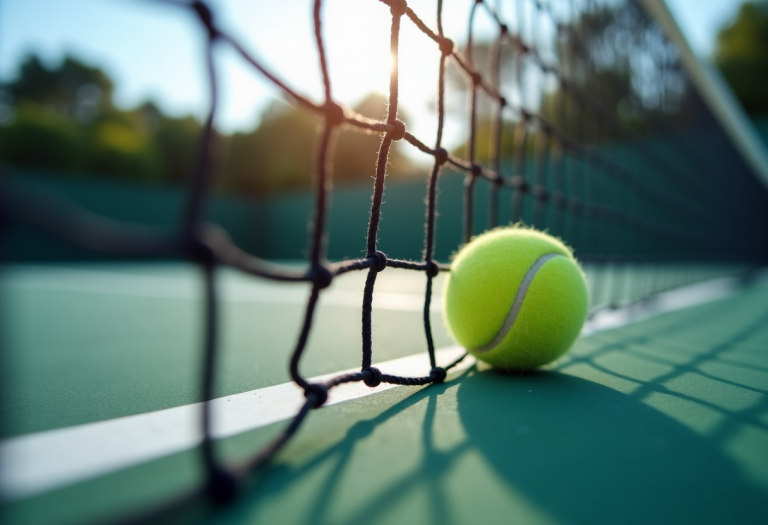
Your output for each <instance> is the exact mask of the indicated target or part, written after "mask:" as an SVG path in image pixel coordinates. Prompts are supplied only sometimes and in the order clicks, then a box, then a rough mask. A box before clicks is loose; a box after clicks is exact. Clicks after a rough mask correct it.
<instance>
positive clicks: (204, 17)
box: [192, 0, 219, 40]
mask: <svg viewBox="0 0 768 525" xmlns="http://www.w3.org/2000/svg"><path fill="white" fill-rule="evenodd" d="M192 9H194V10H195V13H197V17H198V18H199V19H200V21H201V22H202V23H203V25H204V26H205V29H206V30H207V31H208V37H209V38H210V39H211V40H213V39H214V38H216V37H217V36H218V35H219V32H218V31H217V30H216V28H215V27H214V25H213V13H211V8H210V7H208V6H207V5H206V4H204V3H203V2H201V1H200V0H196V1H195V2H193V3H192Z"/></svg>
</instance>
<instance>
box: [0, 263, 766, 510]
mask: <svg viewBox="0 0 768 525" xmlns="http://www.w3.org/2000/svg"><path fill="white" fill-rule="evenodd" d="M765 277H766V276H765V275H764V276H763V279H764V278H765ZM738 283H739V281H738V280H737V279H735V278H727V279H717V280H714V281H709V282H705V283H700V284H696V285H692V286H688V287H685V288H680V289H677V290H674V291H670V292H667V293H664V294H661V295H659V296H658V297H657V298H655V299H654V300H653V301H651V302H649V303H648V304H645V305H638V306H635V307H630V308H624V309H619V310H615V311H608V312H604V313H601V314H600V315H598V316H597V317H596V318H595V319H593V320H591V321H589V322H588V323H587V324H586V325H585V326H584V330H583V331H582V336H584V335H591V334H594V333H598V332H602V331H605V330H609V329H613V328H617V327H620V326H624V325H627V324H631V323H633V322H637V321H640V320H643V319H648V318H651V317H655V316H658V315H661V314H663V313H666V312H670V311H674V310H679V309H682V308H686V307H688V306H692V305H695V304H701V303H703V302H707V301H712V300H716V299H720V298H723V297H726V296H728V295H731V294H733V293H734V292H735V291H737V290H738ZM463 351H464V350H463V349H462V348H460V347H450V348H445V349H442V350H438V351H437V357H438V361H439V362H440V363H448V362H451V361H452V360H453V359H455V358H457V357H458V356H459V355H461V353H462V352H463ZM473 362H474V360H473V359H471V358H469V359H466V360H464V361H463V362H462V363H461V364H460V365H459V366H458V367H456V372H458V371H460V370H463V369H466V368H467V367H469V366H471V364H472V363H473ZM378 366H381V367H382V369H383V370H386V372H387V373H392V374H397V375H419V374H424V375H426V373H427V372H428V370H429V368H428V360H427V357H426V354H419V355H415V356H410V357H405V358H401V359H395V360H392V361H387V362H384V363H381V364H380V365H378ZM336 375H338V373H334V374H328V375H324V376H319V377H316V378H312V379H311V381H323V380H327V379H328V378H330V377H334V376H336ZM394 386H395V385H389V384H382V385H380V386H378V387H376V388H368V387H366V386H365V385H364V384H361V383H350V384H345V385H342V386H340V387H338V388H336V389H333V390H332V391H331V393H330V396H329V400H328V404H329V405H331V404H336V403H342V402H344V401H349V400H353V399H358V398H361V397H365V396H368V395H372V394H376V393H378V392H382V391H385V390H388V389H390V388H393V387H394ZM303 399H304V397H303V394H302V391H301V390H300V389H299V388H297V387H296V386H295V385H294V384H293V383H285V384H282V385H277V386H272V387H267V388H262V389H258V390H253V391H250V392H245V393H242V394H237V395H233V396H228V397H223V398H219V399H216V400H214V401H212V404H213V414H214V422H213V427H214V428H213V433H214V435H215V436H216V437H217V438H222V437H227V436H232V435H236V434H239V433H242V432H245V431H248V430H252V429H256V428H259V427H263V426H266V425H269V424H271V423H275V422H279V421H283V420H286V419H289V418H290V417H292V416H293V415H294V414H295V413H296V412H297V411H298V409H299V407H300V406H301V403H302V402H303ZM199 411H200V403H196V404H192V405H186V406H180V407H175V408H169V409H165V410H158V411H155V412H148V413H144V414H137V415H134V416H127V417H122V418H117V419H111V420H106V421H99V422H96V423H88V424H85V425H78V426H74V427H67V428H61V429H55V430H49V431H44V432H38V433H35V434H29V435H24V436H18V437H15V438H10V439H6V440H4V441H2V442H0V465H2V469H0V499H6V500H12V499H19V498H24V497H29V496H33V495H35V494H40V493H43V492H47V491H50V490H53V489H56V488H58V487H62V486H65V485H69V484H71V483H75V482H78V481H83V480H86V479H90V478H93V477H95V476H99V475H104V474H108V473H110V472H114V471H117V470H120V469H123V468H127V467H130V466H133V465H138V464H140V463H144V462H147V461H150V460H153V459H158V458H161V457H164V456H167V455H169V454H173V453H176V452H181V451H184V450H188V449H190V448H192V447H194V446H196V445H198V444H199V443H200V429H199V414H200V412H199Z"/></svg>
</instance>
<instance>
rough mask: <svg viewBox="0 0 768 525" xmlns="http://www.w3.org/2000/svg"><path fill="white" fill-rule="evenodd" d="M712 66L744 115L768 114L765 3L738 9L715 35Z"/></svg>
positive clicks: (767, 7)
mask: <svg viewBox="0 0 768 525" xmlns="http://www.w3.org/2000/svg"><path fill="white" fill-rule="evenodd" d="M715 63H716V64H717V66H718V68H719V69H720V71H721V73H722V74H723V77H725V80H726V81H727V82H728V84H729V85H730V86H731V89H732V90H733V92H734V94H735V95H736V97H737V98H738V99H739V101H740V102H741V104H742V105H743V106H744V109H745V110H746V111H747V113H748V114H750V115H759V114H764V113H768V2H765V1H763V2H759V3H746V4H744V5H742V6H741V8H740V9H739V13H738V15H737V16H736V19H735V20H734V21H733V22H732V23H731V24H730V25H728V26H727V27H725V28H723V29H722V30H721V31H720V33H719V34H718V36H717V45H716V48H715Z"/></svg>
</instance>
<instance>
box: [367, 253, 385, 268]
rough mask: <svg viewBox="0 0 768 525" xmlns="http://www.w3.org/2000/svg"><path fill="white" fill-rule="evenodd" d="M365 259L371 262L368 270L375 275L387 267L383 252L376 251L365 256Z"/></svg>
mask: <svg viewBox="0 0 768 525" xmlns="http://www.w3.org/2000/svg"><path fill="white" fill-rule="evenodd" d="M365 258H366V259H368V260H370V261H371V265H370V266H369V267H368V268H369V269H371V270H373V271H374V272H376V273H379V272H380V271H382V270H383V269H384V268H386V267H387V256H386V254H384V252H381V251H379V250H376V251H375V252H371V253H369V254H368V255H366V256H365Z"/></svg>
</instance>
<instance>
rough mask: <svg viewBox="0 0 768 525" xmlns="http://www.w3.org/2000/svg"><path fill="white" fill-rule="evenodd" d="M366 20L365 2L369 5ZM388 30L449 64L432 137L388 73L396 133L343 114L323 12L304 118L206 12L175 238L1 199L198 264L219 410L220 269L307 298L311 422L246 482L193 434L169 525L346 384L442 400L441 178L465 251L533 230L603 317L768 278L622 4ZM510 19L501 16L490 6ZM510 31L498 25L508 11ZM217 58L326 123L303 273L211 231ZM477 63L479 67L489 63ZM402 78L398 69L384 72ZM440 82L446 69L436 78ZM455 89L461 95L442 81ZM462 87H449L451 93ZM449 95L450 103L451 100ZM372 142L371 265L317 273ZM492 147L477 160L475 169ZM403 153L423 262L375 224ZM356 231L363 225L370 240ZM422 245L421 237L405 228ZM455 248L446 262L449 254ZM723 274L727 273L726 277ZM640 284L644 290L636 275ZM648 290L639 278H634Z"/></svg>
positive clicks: (747, 187) (208, 376) (693, 95)
mask: <svg viewBox="0 0 768 525" xmlns="http://www.w3.org/2000/svg"><path fill="white" fill-rule="evenodd" d="M371 1H373V0H371ZM381 1H382V2H383V3H384V4H386V6H388V7H389V9H386V8H383V9H382V11H381V16H386V17H390V18H391V40H390V46H391V51H392V54H393V56H394V57H395V59H396V57H397V55H398V53H399V52H400V51H401V50H400V49H399V32H400V27H401V24H414V25H415V26H416V27H417V28H418V29H419V30H420V31H421V32H422V33H423V38H425V39H429V40H431V41H433V43H434V45H435V46H436V47H437V48H439V50H440V51H441V56H440V59H439V63H437V64H434V66H433V67H435V68H438V71H439V83H438V86H437V116H438V126H437V136H436V137H434V138H433V139H431V140H428V139H427V138H424V137H421V138H417V137H415V136H413V135H412V134H411V133H410V132H409V131H408V130H407V129H406V128H405V125H404V124H403V122H402V121H400V120H398V118H397V115H398V71H397V69H396V67H395V68H393V69H392V72H391V77H390V78H391V79H390V93H389V108H388V115H387V118H386V120H384V121H376V120H371V119H368V118H366V117H363V116H362V115H359V114H356V113H355V112H353V111H351V110H349V109H346V108H343V107H342V106H340V105H339V104H337V103H336V102H335V101H334V98H333V90H332V85H331V82H330V80H329V76H328V67H327V61H326V55H325V46H324V43H323V28H322V24H321V12H322V5H323V2H322V1H321V0H316V1H315V2H314V28H315V37H316V42H317V48H318V52H319V62H320V66H321V69H322V73H323V82H324V91H325V97H324V100H323V101H321V102H315V101H312V100H310V99H308V98H307V97H304V96H302V95H301V94H300V93H297V92H296V91H294V90H293V89H292V88H291V87H290V86H288V85H287V84H286V83H284V82H283V81H281V80H280V79H279V78H278V76H277V75H276V74H274V73H273V72H271V71H269V70H268V69H267V68H265V67H264V66H263V65H262V64H261V63H260V62H259V61H258V60H257V59H256V58H254V56H253V55H252V54H250V53H249V52H248V51H247V50H246V49H245V48H244V47H243V46H242V45H241V44H240V43H239V42H238V41H237V40H236V39H234V38H233V37H232V36H230V35H229V34H228V33H227V32H225V31H224V30H223V28H221V27H219V25H218V24H217V22H216V19H215V17H214V16H213V15H212V12H211V10H210V9H209V8H208V7H207V6H206V4H204V3H202V2H193V3H191V4H186V3H179V4H178V5H179V6H180V7H181V8H184V9H192V10H193V11H194V13H196V15H197V18H198V19H199V22H200V24H201V25H202V26H203V27H204V28H205V30H206V34H207V45H206V47H205V57H204V58H205V61H206V64H207V73H208V75H207V78H208V82H209V86H208V90H209V93H210V107H209V113H208V117H207V120H206V123H205V127H204V132H203V136H202V137H201V142H200V144H201V145H200V148H199V151H198V158H197V162H196V164H195V165H196V169H195V171H194V173H192V174H191V176H190V178H189V184H188V190H187V193H186V196H187V197H186V206H185V210H184V213H183V216H182V217H181V218H180V221H179V227H178V228H177V229H174V230H172V231H158V230H156V229H147V228H143V227H138V226H131V225H126V224H119V223H115V222H112V221H109V220H107V219H105V218H103V217H98V216H94V215H92V214H89V213H88V212H86V211H84V210H82V209H79V208H77V207H76V206H73V205H72V204H69V203H67V202H65V201H63V200H60V199H58V198H57V197H56V196H55V195H48V194H42V193H36V192H33V191H19V190H14V189H13V188H11V187H6V188H5V191H4V192H3V198H2V201H3V202H2V210H3V214H2V217H3V221H4V222H6V223H8V222H14V223H15V222H22V223H26V224H28V225H30V224H31V225H34V226H37V227H40V228H42V229H45V230H47V231H49V232H52V233H54V234H55V235H57V236H59V237H61V238H63V239H66V240H67V241H68V242H72V243H75V244H78V245H81V246H84V247H86V248H88V249H91V250H94V251H98V252H112V253H116V254H126V255H132V256H137V255H138V256H141V255H146V256H179V255H183V256H185V257H187V258H189V259H190V260H192V261H195V262H196V263H197V264H198V265H199V267H200V269H201V270H202V275H203V279H204V283H205V319H204V327H205V336H204V341H203V349H202V360H203V377H202V378H201V381H202V385H203V391H204V395H205V398H206V399H210V398H211V397H212V395H213V381H214V377H215V369H216V364H217V359H218V356H217V348H218V346H217V327H218V317H219V316H218V312H217V308H218V301H217V281H216V279H215V268H216V267H217V266H220V265H226V266H229V267H232V268H235V269H237V270H239V271H241V272H244V273H246V274H250V275H253V276H255V277H260V278H264V279H270V280H276V281H294V282H308V283H311V293H310V296H309V299H308V301H307V304H306V314H305V317H304V322H303V326H302V328H301V331H300V333H299V334H298V337H297V343H296V346H295V349H294V351H293V354H292V357H291V360H290V374H291V377H292V379H293V381H295V382H296V383H297V384H298V385H299V386H300V387H302V388H303V389H304V392H305V396H306V403H305V404H304V406H303V408H302V409H301V410H300V411H299V413H298V414H297V415H296V416H295V418H294V419H293V420H292V422H291V423H290V424H289V425H288V426H287V428H285V430H284V431H283V432H282V433H281V434H280V435H279V436H278V437H277V438H276V439H275V440H274V441H273V442H272V443H271V444H270V445H269V446H267V447H266V448H265V449H264V450H263V451H262V452H261V453H260V454H259V455H258V456H256V457H255V458H253V459H252V460H251V461H250V462H248V463H247V464H246V465H241V466H239V467H237V468H231V467H225V466H224V465H223V464H221V462H220V461H219V460H218V459H217V455H216V453H215V448H214V443H213V440H212V438H211V436H210V427H211V414H210V410H209V407H208V405H205V409H204V410H203V413H202V417H201V426H202V432H203V434H204V436H205V439H204V443H203V446H202V457H203V460H204V462H205V465H206V469H207V472H208V479H209V483H208V484H207V485H206V486H205V487H201V488H199V490H196V491H195V492H194V493H192V494H189V495H186V496H185V497H184V498H182V499H181V500H179V501H175V502H168V505H167V506H166V507H164V509H165V510H167V509H171V508H173V507H174V505H176V504H179V503H184V502H185V501H189V499H190V498H196V497H198V496H199V494H200V493H202V492H207V493H208V494H210V495H211V496H212V497H214V498H216V499H219V500H224V499H227V498H229V497H231V496H232V495H233V494H234V492H235V490H236V488H237V484H238V480H239V479H240V478H241V477H242V476H244V475H245V474H246V473H248V472H251V471H253V470H254V469H256V468H259V467H260V466H262V465H263V464H264V463H266V462H267V461H268V460H269V459H270V458H271V457H272V456H273V455H274V453H275V452H276V451H277V450H279V449H280V448H281V447H282V446H283V445H284V444H285V443H286V442H287V441H288V440H289V438H290V437H291V436H292V435H293V434H294V433H295V431H296V430H297V429H298V428H299V426H300V425H301V422H302V421H303V420H304V419H305V417H306V416H307V414H308V413H309V412H310V411H311V410H312V409H314V408H318V407H320V406H322V405H323V404H324V402H325V401H326V399H327V395H328V390H329V389H331V388H334V387H336V386H338V385H341V384H343V383H349V382H364V383H365V384H366V385H368V386H371V387H373V386H376V385H378V384H380V383H382V382H388V383H395V384H402V385H426V384H429V383H433V382H442V381H443V380H444V379H445V378H446V372H447V371H448V370H449V369H450V368H451V367H453V366H454V365H456V364H457V363H458V361H457V362H454V363H437V362H436V360H435V349H434V345H433V340H432V332H431V327H430V318H429V311H430V301H431V298H432V283H433V278H434V277H435V276H436V275H437V274H438V272H440V271H448V270H449V266H448V265H446V264H441V263H438V262H437V261H436V260H434V253H435V239H436V233H435V225H436V203H437V198H438V186H439V183H440V180H441V178H443V177H445V176H449V177H456V176H463V178H464V200H463V214H462V223H463V228H462V238H463V242H466V241H468V240H469V238H470V237H471V236H472V235H473V234H475V233H477V232H478V231H480V230H482V229H485V227H486V226H489V227H493V226H496V225H500V224H509V223H517V222H520V221H522V222H525V223H526V224H529V225H533V226H534V227H537V228H539V229H546V230H548V231H550V232H551V233H553V234H554V235H557V236H559V237H561V238H563V240H564V241H565V242H566V243H568V244H569V245H571V246H572V247H573V248H574V249H575V252H576V254H577V256H578V257H579V259H580V260H581V261H583V262H584V263H585V264H586V265H587V267H588V273H589V274H590V277H591V282H592V287H593V289H592V297H593V306H594V307H595V308H597V309H599V308H607V307H613V306H616V305H619V304H627V303H629V302H632V301H638V300H643V299H645V298H647V297H649V296H652V295H653V294H654V293H658V292H659V291H662V290H664V289H668V288H671V287H674V286H679V285H682V284H686V283H691V282H695V281H697V280H702V279H706V278H711V277H713V276H715V275H720V274H722V272H724V271H726V270H729V269H732V268H735V267H738V268H744V267H748V266H750V265H751V266H755V265H759V264H761V263H763V262H765V260H766V258H768V248H767V246H766V243H764V242H755V239H758V238H762V237H761V236H762V234H763V232H764V231H765V225H766V223H768V193H766V192H765V191H764V189H763V188H762V187H761V186H760V185H759V183H758V182H757V180H756V178H755V177H754V175H753V174H752V173H751V172H750V169H749V167H748V166H747V165H746V163H745V161H744V160H743V158H742V157H741V156H740V154H739V153H738V151H737V149H736V148H735V146H734V144H733V141H732V140H731V138H730V137H729V136H728V135H727V134H726V133H725V132H724V131H723V129H722V128H721V126H720V125H719V124H718V123H717V122H716V120H715V119H714V117H713V116H712V113H711V112H710V111H709V109H708V108H707V106H706V105H705V104H704V103H703V101H702V99H701V97H700V96H699V95H698V94H697V92H696V90H695V89H694V88H693V86H692V85H691V83H690V82H689V80H688V78H687V76H686V74H685V71H684V70H683V68H682V66H681V64H680V56H679V53H678V51H677V50H676V49H675V47H674V46H673V45H671V44H670V43H669V42H668V41H667V39H666V38H665V37H664V34H663V33H662V30H661V28H660V27H659V26H658V24H656V23H655V22H654V21H653V20H652V19H651V18H650V17H649V16H648V15H647V13H646V12H645V11H644V10H643V9H642V7H641V6H640V5H638V4H637V3H635V2H632V1H629V0H627V1H622V0H617V1H612V2H593V1H591V0H580V1H577V0H571V1H569V0H563V1H557V0H552V1H549V2H544V1H539V0H518V1H515V2H508V3H507V2H504V3H503V5H496V4H493V5H489V3H488V2H483V1H477V2H468V5H467V9H468V19H467V22H468V23H467V25H468V29H467V35H466V40H465V42H464V43H463V44H462V46H461V50H460V49H459V47H458V46H457V44H456V43H455V42H453V41H451V40H449V39H448V38H446V37H445V36H444V33H443V27H442V22H441V19H442V10H443V9H442V2H441V1H438V2H437V13H436V14H435V13H433V14H430V15H429V16H428V15H427V14H426V13H418V14H417V13H416V12H414V10H413V9H411V8H410V7H408V6H407V5H406V2H405V1H403V0H381ZM499 4H502V3H499ZM502 7H503V8H504V12H505V13H509V14H510V20H509V21H506V20H504V19H503V18H502V15H501V8H502ZM478 16H486V17H489V18H490V19H492V20H493V21H494V22H495V25H496V27H497V31H496V36H495V38H494V39H493V41H491V42H480V43H478V42H475V41H474V40H473V25H474V21H475V19H476V18H477V17H478ZM215 46H229V47H230V48H231V49H233V50H234V51H235V52H236V53H237V55H239V57H240V58H242V59H243V60H245V61H246V62H247V63H249V64H250V65H251V66H252V67H253V68H255V69H256V70H258V72H259V73H260V74H261V75H263V76H264V77H266V78H267V79H269V80H270V81H271V82H272V83H274V84H275V85H276V86H277V87H279V88H280V89H281V90H282V91H283V92H284V93H285V95H286V96H287V97H288V98H289V99H290V100H291V101H293V102H294V103H295V104H296V105H297V106H298V107H301V108H303V109H305V110H306V111H308V112H312V113H315V114H317V115H318V116H319V118H320V119H321V121H322V124H321V126H320V131H319V133H318V137H317V148H316V161H315V174H314V210H313V215H312V218H311V221H310V226H311V233H310V236H309V241H308V250H307V253H308V257H307V264H306V267H305V269H303V270H296V269H292V268H287V267H281V266H279V265H275V264H272V263H268V262H266V261H264V260H261V259H259V258H257V257H254V256H252V255H250V254H249V253H246V252H245V251H243V250H241V249H240V248H238V246H236V245H235V244H233V243H232V242H231V241H230V239H229V238H228V236H227V234H226V232H225V231H223V230H221V229H220V228H217V227H216V226H214V225H211V224H206V223H204V219H203V209H204V205H205V202H206V198H207V197H208V196H209V194H210V188H211V184H212V181H211V178H212V173H213V171H214V167H213V166H212V155H211V150H212V147H213V146H212V144H213V141H214V140H215V134H214V133H213V126H214V121H215V118H216V108H217V91H218V75H217V69H216V62H215V60H214V52H213V50H214V47H215ZM481 58H482V60H481ZM395 63H396V62H395ZM447 68H449V69H447ZM451 75H453V76H451ZM451 79H453V80H451ZM456 79H459V80H462V81H463V82H465V86H466V87H465V92H466V96H467V99H468V110H467V113H466V118H467V119H468V130H469V133H468V140H467V144H466V146H465V147H464V149H463V151H462V152H460V153H459V152H454V153H452V152H449V151H448V150H446V149H445V147H444V145H443V130H444V123H445V120H446V118H447V117H446V115H447V113H446V110H445V98H446V95H445V94H446V90H447V89H451V86H452V85H454V84H455V82H453V81H455V80H456ZM452 82H453V84H452ZM342 126H344V127H346V128H349V129H353V130H359V131H362V132H377V133H380V134H381V136H382V141H381V146H380V150H379V157H378V163H377V166H376V170H375V183H374V188H373V193H372V198H371V200H372V205H371V210H370V219H369V224H368V228H367V241H366V246H365V248H366V253H367V255H366V257H364V258H360V259H357V260H350V261H344V262H341V263H329V262H328V261H327V260H326V259H325V246H326V241H327V239H326V232H327V228H328V214H329V204H328V202H329V192H331V191H332V180H333V170H332V166H331V164H330V162H329V159H330V158H331V153H332V152H331V145H332V144H333V142H334V141H333V139H334V135H335V133H336V132H337V131H338V130H339V128H340V127H342ZM479 137H485V138H484V139H483V140H484V141H485V142H484V144H487V145H488V147H487V148H484V149H486V150H487V151H479V149H480V148H479V147H478V144H479V143H480V139H479ZM394 141H406V142H407V143H409V144H410V145H412V146H413V147H415V148H417V149H418V150H419V151H420V152H422V153H423V154H424V155H426V156H430V157H432V159H433V164H432V168H431V170H429V173H428V175H427V177H426V200H425V217H426V219H425V223H424V224H423V228H424V249H423V259H422V260H420V261H409V260H401V259H397V258H396V257H393V256H392V255H393V254H388V255H385V253H384V251H385V250H386V247H382V246H380V245H379V242H378V240H377V233H378V231H379V223H380V218H381V214H382V208H383V207H384V203H383V194H384V182H385V179H386V170H387V161H388V154H389V152H390V148H391V146H392V143H393V142H394ZM361 226H362V225H361ZM413 227H414V228H421V227H422V225H417V224H414V225H413ZM451 248H456V247H451ZM726 263H727V264H726ZM392 269H400V270H411V271H417V272H422V273H423V274H424V276H425V286H426V290H425V296H424V297H425V299H424V328H425V333H426V341H427V350H428V353H429V359H430V364H431V372H430V374H429V375H427V376H424V377H399V376H394V375H390V374H387V373H386V371H385V370H379V369H377V368H375V367H374V366H372V365H373V362H374V355H373V350H374V341H373V338H372V335H371V321H372V315H373V311H372V299H373V292H374V287H375V284H376V278H377V275H378V274H379V272H381V271H384V270H387V271H392ZM643 269H645V270H648V271H643ZM355 271H365V272H367V279H366V283H365V289H364V294H363V301H362V363H361V369H360V371H359V372H356V373H352V374H347V375H342V376H339V377H336V378H335V379H332V380H330V381H328V382H326V383H322V384H311V383H310V382H308V381H307V379H306V378H305V377H303V376H302V374H301V373H300V366H299V365H300V363H301V359H302V353H303V351H304V349H305V345H306V342H307V338H308V336H309V333H310V331H311V329H312V322H313V315H314V313H315V309H316V304H317V301H318V298H319V296H320V294H321V293H322V291H323V290H324V289H325V288H327V287H328V286H329V285H330V284H331V283H332V281H333V280H334V278H335V277H337V276H339V275H341V274H343V273H346V272H355ZM639 276H641V277H639Z"/></svg>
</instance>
